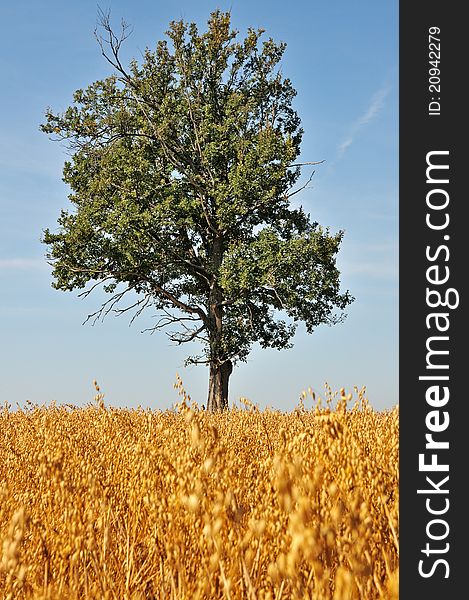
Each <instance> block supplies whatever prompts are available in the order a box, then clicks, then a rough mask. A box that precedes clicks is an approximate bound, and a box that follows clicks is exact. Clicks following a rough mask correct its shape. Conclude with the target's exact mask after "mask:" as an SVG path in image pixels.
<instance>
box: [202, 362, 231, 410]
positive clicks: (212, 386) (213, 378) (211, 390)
mask: <svg viewBox="0 0 469 600" xmlns="http://www.w3.org/2000/svg"><path fill="white" fill-rule="evenodd" d="M232 371H233V364H232V362H231V360H227V361H226V362H224V363H222V364H221V365H219V364H217V363H215V362H212V363H210V379H209V384H208V400H207V410H212V411H221V410H226V409H227V408H228V381H229V379H230V375H231V372H232Z"/></svg>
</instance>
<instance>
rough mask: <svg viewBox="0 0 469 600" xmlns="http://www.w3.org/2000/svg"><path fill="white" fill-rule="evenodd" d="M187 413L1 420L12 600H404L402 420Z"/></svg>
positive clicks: (58, 412) (2, 514) (62, 410)
mask: <svg viewBox="0 0 469 600" xmlns="http://www.w3.org/2000/svg"><path fill="white" fill-rule="evenodd" d="M178 385H179V388H180V391H181V394H182V395H183V396H184V392H183V390H182V388H181V385H180V383H179V384H178ZM342 393H343V392H342ZM189 404H190V399H188V398H185V399H184V398H183V399H182V401H181V404H180V405H179V406H178V410H177V411H174V412H170V411H168V412H165V413H161V412H151V411H144V410H123V409H112V408H105V407H104V405H103V401H102V395H98V396H97V403H96V405H93V406H88V407H86V408H82V409H78V408H75V409H72V408H67V407H55V406H52V407H47V408H46V407H35V406H30V407H29V408H28V409H26V410H18V411H11V410H9V409H8V408H7V407H5V409H4V410H3V412H0V456H1V457H2V460H1V464H0V473H1V476H0V544H1V545H0V560H1V562H0V591H1V592H2V593H3V597H4V598H8V599H17V598H18V599H21V598H44V599H45V598H50V599H59V600H61V599H68V598H116V599H118V600H121V599H130V598H132V599H137V598H141V599H144V598H145V599H150V598H158V599H159V598H167V599H171V598H173V599H175V598H181V599H182V598H185V599H188V600H189V599H190V600H192V599H197V598H201V599H202V598H207V599H211V598H214V599H215V598H230V599H231V600H235V599H238V598H246V599H249V600H254V599H261V598H264V599H272V600H273V599H276V600H280V599H286V598H311V599H317V600H328V599H330V600H348V599H350V600H351V599H355V598H360V599H365V598H366V599H374V598H387V599H394V598H397V597H398V525H399V521H398V501H399V498H398V411H397V408H396V409H394V410H393V411H389V412H383V413H380V412H376V411H374V410H372V409H371V408H370V407H369V406H368V405H367V403H366V401H364V400H363V397H362V394H359V397H358V398H357V402H356V403H355V405H354V406H352V407H349V408H346V400H345V399H342V400H340V398H339V403H338V407H336V408H334V409H332V408H331V406H332V403H331V398H330V397H329V398H328V402H327V403H326V405H325V406H324V407H323V408H321V407H320V406H319V405H318V406H316V407H315V408H314V409H311V410H306V409H305V408H304V407H303V406H302V405H300V406H299V407H298V408H297V409H296V410H295V411H293V412H291V413H289V414H283V413H280V412H276V411H262V412H260V411H258V410H257V409H256V408H255V407H252V406H250V405H249V403H247V405H246V406H245V408H244V409H243V410H241V409H240V408H238V409H233V410H231V411H229V412H227V413H224V414H207V413H205V412H202V411H199V410H197V408H196V407H194V406H192V407H191V408H189ZM350 404H351V403H350V402H349V405H350Z"/></svg>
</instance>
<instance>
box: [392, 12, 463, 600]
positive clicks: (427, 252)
mask: <svg viewBox="0 0 469 600" xmlns="http://www.w3.org/2000/svg"><path fill="white" fill-rule="evenodd" d="M462 7H463V5H462V4H458V3H449V2H435V1H433V0H430V1H428V2H425V3H422V4H420V5H419V6H417V5H416V4H415V3H411V2H407V3H404V2H402V3H401V4H400V58H399V64H400V67H399V68H400V126H399V134H400V141H399V144H400V169H399V171H400V173H399V177H400V184H399V193H400V306H399V312H400V332H399V334H400V431H401V434H400V435H401V440H400V468H401V476H400V597H401V598H402V599H403V600H407V599H411V600H413V599H414V598H425V600H432V599H433V598H435V599H437V598H438V599H439V600H440V599H441V598H448V599H449V598H462V597H466V595H467V591H466V590H467V583H466V577H467V572H468V568H467V565H466V562H467V540H468V537H467V535H468V517H467V512H466V511H467V504H468V492H467V485H466V481H467V480H468V466H467V457H468V456H469V451H468V443H469V429H468V427H469V423H468V418H467V404H468V403H469V399H468V398H467V387H468V379H467V375H468V374H469V366H468V365H467V364H466V361H467V358H466V357H467V356H468V355H469V352H468V344H467V342H466V340H467V333H468V331H469V326H468V323H467V319H468V314H467V300H466V299H467V283H466V281H467V272H468V268H467V259H468V254H469V253H468V248H467V244H466V240H467V239H468V235H467V223H468V221H467V217H466V212H467V211H466V206H467V204H468V200H469V199H468V194H467V191H466V190H465V189H464V188H463V180H464V179H465V177H466V173H467V166H466V165H465V164H464V163H465V162H466V159H467V156H468V152H467V148H466V145H467V131H468V125H467V123H468V119H467V114H466V113H467V103H468V102H467V99H466V92H465V91H464V89H465V88H466V87H467V86H466V85H465V81H464V79H465V73H466V72H467V67H466V66H465V64H464V63H465V61H463V59H462V51H463V48H464V42H465V40H466V39H467V33H466V31H465V30H466V28H467V25H466V24H465V19H463V15H462ZM460 54H461V56H460ZM463 103H464V104H465V106H464V107H463Z"/></svg>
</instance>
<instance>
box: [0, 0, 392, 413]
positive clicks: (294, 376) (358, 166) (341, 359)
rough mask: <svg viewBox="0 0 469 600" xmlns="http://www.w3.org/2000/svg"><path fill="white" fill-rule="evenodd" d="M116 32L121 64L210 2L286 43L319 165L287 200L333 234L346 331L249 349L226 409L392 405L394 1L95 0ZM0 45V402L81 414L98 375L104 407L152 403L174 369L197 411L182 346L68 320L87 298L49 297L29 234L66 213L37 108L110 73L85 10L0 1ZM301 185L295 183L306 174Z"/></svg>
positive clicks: (323, 331)
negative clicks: (357, 399)
mask: <svg viewBox="0 0 469 600" xmlns="http://www.w3.org/2000/svg"><path fill="white" fill-rule="evenodd" d="M100 6H101V7H102V8H104V9H107V8H110V9H111V16H112V18H113V20H114V23H115V25H116V26H118V24H119V21H120V19H121V18H124V19H125V20H126V21H127V22H128V23H130V24H131V25H132V26H133V34H132V36H131V37H130V38H129V39H128V40H127V42H126V46H125V48H124V57H125V59H130V58H132V57H135V58H137V59H138V58H139V57H140V56H141V53H142V51H143V50H144V49H145V47H146V46H149V47H153V46H154V45H155V43H156V41H157V40H159V39H161V38H162V37H163V35H164V31H165V30H166V29H167V25H168V23H169V21H171V20H173V19H180V18H183V19H184V20H187V21H196V22H197V23H199V25H200V26H203V25H204V23H205V22H206V20H207V17H208V15H209V13H210V12H211V11H212V10H214V9H215V8H217V7H219V8H221V9H222V10H231V13H232V21H233V25H234V26H235V27H236V28H237V29H239V30H240V35H242V34H244V32H245V31H246V28H247V27H249V26H253V27H263V28H264V29H266V35H268V36H272V37H273V38H274V39H275V40H277V41H280V40H281V41H285V42H286V43H287V50H286V52H285V55H284V58H283V61H282V71H283V73H284V75H285V76H288V77H289V78H290V79H291V80H292V82H293V85H294V87H295V88H296V89H297V91H298V96H297V99H296V104H295V106H296V109H297V110H298V112H299V115H300V117H301V119H302V126H303V128H304V130H305V134H304V138H303V145H302V157H301V158H302V159H303V160H305V161H316V160H325V161H326V162H325V163H324V164H323V165H320V166H319V167H317V170H316V174H315V176H314V178H313V181H312V186H311V188H309V189H307V190H304V191H303V192H302V193H301V194H298V195H297V196H296V197H295V199H296V200H297V202H298V203H300V204H302V205H303V206H304V208H305V210H306V211H307V212H309V213H310V214H311V217H312V219H313V220H315V221H318V222H320V223H321V224H323V225H327V226H330V228H331V229H332V230H333V231H334V230H338V229H344V230H345V237H344V241H343V244H342V250H341V252H340V255H339V259H338V264H339V267H340V269H341V271H342V284H343V289H344V290H345V289H349V290H350V291H351V293H352V294H353V295H354V296H355V297H356V300H355V302H354V304H353V305H352V306H351V307H350V308H349V309H348V311H347V312H348V317H347V319H346V321H345V322H344V323H343V324H341V325H337V326H335V327H327V326H322V327H319V328H318V329H317V330H316V332H315V333H314V334H313V335H307V334H306V333H305V331H304V329H302V328H300V329H299V331H298V333H297V335H296V337H295V340H294V342H295V346H294V348H293V349H291V350H284V351H281V352H279V351H277V350H261V349H260V348H255V349H254V350H253V352H252V353H251V355H250V357H249V361H248V363H247V364H246V363H241V364H240V366H239V367H236V368H235V370H234V372H233V375H232V377H231V382H230V399H233V400H236V399H238V398H239V397H241V396H243V397H247V398H249V399H250V400H251V401H253V402H255V403H257V404H258V405H259V406H260V407H264V406H273V407H276V408H279V409H281V410H289V409H292V408H293V407H294V406H295V405H296V404H297V401H298V398H299V396H300V394H301V392H302V391H303V390H305V389H307V388H311V389H312V390H314V391H315V392H316V393H318V394H319V395H321V396H323V397H324V385H325V383H328V384H329V385H330V386H331V387H332V389H334V390H336V389H339V388H341V387H345V388H346V390H347V391H351V390H352V388H353V387H354V386H357V387H358V388H361V387H363V386H366V389H367V397H368V399H369V401H370V403H371V405H372V406H374V407H375V408H377V409H386V408H391V407H392V406H394V405H395V404H396V403H397V402H398V87H397V86H398V3H397V2H396V1H394V0H392V1H391V0H384V1H383V2H376V1H375V0H360V1H358V2H350V1H346V0H337V1H335V2H317V1H315V0H308V1H302V0H300V1H297V2H295V3H286V2H284V1H282V2H273V1H272V0H269V1H264V0H262V1H258V2H252V1H250V2H247V1H236V0H233V1H231V2H219V3H218V4H216V3H215V2H206V1H197V2H189V1H184V2H180V1H177V0H173V1H169V0H164V1H162V0H140V1H137V2H135V1H134V2H130V1H124V0H119V1H110V0H108V2H107V3H104V2H103V3H100ZM0 17H1V20H2V23H3V31H2V36H1V39H0V66H1V73H2V94H1V96H0V102H1V110H0V335H1V345H0V402H4V401H8V402H10V403H11V404H13V405H15V404H16V403H19V404H20V405H21V404H23V403H24V402H25V401H26V400H30V401H32V402H37V403H49V402H51V401H52V400H55V401H56V402H58V403H73V404H77V405H82V404H85V403H87V402H89V401H91V400H92V399H93V396H94V394H95V391H94V388H93V385H92V381H93V379H97V380H98V383H99V384H100V385H101V388H102V391H104V393H105V394H106V396H105V402H107V403H108V404H111V405H113V406H127V407H136V406H138V405H141V406H143V407H152V408H161V409H165V408H167V407H170V406H171V405H172V404H173V403H174V402H176V401H177V394H176V392H175V390H174V389H173V383H174V381H175V379H176V373H179V374H180V376H181V377H182V380H183V383H184V386H185V388H186V389H187V391H188V392H189V394H190V395H191V396H192V398H194V399H195V400H197V401H199V402H200V403H203V402H205V398H206V390H207V377H208V374H207V370H206V369H205V368H204V367H201V366H199V367H190V368H184V367H183V362H184V358H185V357H186V355H187V354H188V350H187V348H184V347H179V348H177V347H174V346H172V345H171V344H170V343H169V341H168V340H167V338H166V336H165V335H164V334H162V333H157V334H155V335H148V334H141V333H140V331H141V329H143V328H144V327H145V326H148V325H150V324H151V322H152V321H151V315H148V316H147V317H144V318H143V319H142V320H140V321H136V322H134V324H133V325H132V326H131V327H129V326H128V319H126V318H125V317H117V318H115V317H108V318H107V320H105V321H104V322H103V323H99V324H97V325H95V326H94V327H92V326H90V325H89V324H88V325H82V323H83V321H84V320H85V318H86V316H87V315H88V314H89V313H90V312H93V311H94V310H95V309H96V308H98V306H99V302H100V299H101V296H99V295H96V296H93V295H92V296H90V298H89V299H87V300H80V299H78V298H77V292H72V293H63V292H59V291H57V290H54V289H52V288H51V285H50V284H51V276H50V268H49V267H48V265H47V264H46V262H45V259H44V253H45V250H46V248H45V247H44V246H43V245H42V244H41V243H40V242H39V239H40V236H41V232H42V230H43V229H44V228H46V227H50V228H55V224H56V219H57V217H58V215H59V212H60V209H61V208H68V205H69V201H68V199H67V194H68V191H67V188H66V186H65V184H64V183H63V182H62V181H61V171H62V164H63V162H64V160H65V159H66V156H67V155H66V149H65V148H64V147H62V146H60V145H59V144H57V143H53V142H51V141H49V140H48V139H47V136H46V135H44V134H43V133H41V132H40V131H39V124H40V123H41V122H42V121H43V120H44V112H45V109H46V108H47V107H48V106H51V107H52V108H53V109H54V111H61V110H64V109H65V108H67V106H68V105H69V104H70V103H71V100H72V93H73V92H74V90H76V89H78V88H82V87H85V86H86V85H88V84H89V83H92V82H93V81H95V80H96V79H101V78H103V77H105V76H107V75H109V74H110V69H109V67H108V65H107V64H106V63H105V61H104V59H103V58H102V56H101V54H100V51H99V48H98V46H97V43H96V41H95V39H94V36H93V31H94V28H95V25H96V19H97V3H96V2H95V1H88V0H82V1H80V2H72V1H63V0H62V1H60V2H58V1H46V2H40V3H39V2H33V1H32V0H28V1H23V2H21V1H18V2H8V3H2V6H1V8H0ZM305 175H307V173H306V172H305Z"/></svg>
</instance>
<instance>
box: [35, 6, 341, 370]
mask: <svg viewBox="0 0 469 600" xmlns="http://www.w3.org/2000/svg"><path fill="white" fill-rule="evenodd" d="M102 26H103V30H104V34H105V36H106V37H105V38H100V44H101V48H102V51H103V54H104V56H105V57H106V58H107V60H108V61H109V62H110V63H111V64H112V65H113V67H114V68H115V75H113V76H111V77H108V78H107V79H104V80H102V81H97V82H95V83H93V84H92V85H90V86H89V87H88V88H87V89H85V90H78V91H77V92H75V94H74V103H73V105H72V106H71V107H69V108H68V109H67V110H66V111H65V112H64V113H63V114H54V113H53V112H52V111H50V110H48V111H47V114H46V122H45V123H44V124H43V125H42V130H43V131H44V132H45V133H47V134H50V135H51V136H53V137H55V138H56V139H60V140H66V141H67V143H68V145H69V147H70V149H71V150H72V156H71V160H70V161H68V162H66V163H65V167H64V181H65V182H66V183H67V184H68V185H69V186H70V188H71V194H70V196H69V198H70V201H71V202H72V204H73V205H74V209H73V211H71V212H68V211H62V213H61V216H60V218H59V220H58V224H59V229H58V231H57V232H55V233H54V232H51V231H50V230H45V232H44V236H43V241H44V242H45V243H46V244H47V245H48V247H49V252H48V258H49V260H50V261H51V263H52V264H53V268H54V270H53V275H54V283H53V285H54V287H56V288H57V289H61V290H73V289H77V288H78V289H85V293H88V291H89V290H88V291H86V286H87V285H88V284H90V283H91V284H92V287H93V286H94V285H96V284H98V283H102V284H103V285H104V286H105V287H104V289H105V290H106V291H107V292H109V293H110V294H111V297H110V300H109V302H107V303H105V304H104V305H103V306H102V307H101V309H100V310H99V311H98V312H97V313H95V315H96V314H97V315H98V316H99V315H100V314H103V312H104V313H105V312H106V311H107V310H110V309H112V308H113V307H114V306H116V303H117V302H118V301H121V300H122V299H123V297H124V295H125V294H126V293H127V292H136V293H137V294H139V298H140V299H139V300H138V301H137V302H135V304H134V305H132V306H133V307H134V308H135V310H136V311H137V312H139V311H141V310H143V308H145V307H147V306H150V305H151V306H153V307H156V308H157V309H159V310H160V311H161V314H162V319H161V320H160V321H159V322H158V323H157V325H156V326H155V328H159V327H163V326H166V325H170V324H171V323H176V324H177V325H178V327H179V330H178V332H176V333H173V334H171V339H173V340H174V341H176V342H179V343H182V342H186V341H190V340H193V339H199V340H200V341H202V342H203V344H204V347H205V349H206V351H205V357H196V358H194V359H193V360H194V361H198V360H202V359H203V360H206V361H207V362H211V363H217V364H223V363H224V362H226V361H232V362H235V361H236V360H240V359H241V360H243V359H245V358H246V356H247V355H248V353H249V351H250V349H251V346H252V344H253V343H255V342H259V343H260V344H261V345H262V346H263V347H275V348H285V347H288V346H289V345H290V340H291V337H292V335H293V333H294V331H295V322H297V321H303V322H304V323H305V324H306V328H307V330H308V332H312V331H313V329H314V328H315V327H316V326H318V325H319V324H321V323H329V324H332V323H336V322H338V321H340V320H341V318H342V317H343V315H342V312H341V311H343V310H344V309H345V307H346V306H347V305H348V304H349V303H350V302H351V301H352V298H351V296H350V294H349V293H348V292H346V293H343V294H341V293H340V291H339V272H338V270H337V268H336V264H335V257H336V254H337V252H338V250H339V246H340V242H341V239H342V232H339V233H338V234H336V235H332V234H331V233H330V232H329V230H327V229H323V228H321V227H320V226H319V225H318V224H317V223H311V222H310V221H309V217H308V215H306V214H305V213H304V212H303V211H302V210H301V209H296V210H295V209H292V208H291V207H290V197H291V196H292V194H294V193H296V191H298V190H294V189H293V188H294V185H295V183H296V182H297V180H298V177H299V175H300V166H298V165H295V160H296V159H297V157H298V155H299V153H300V143H301V138H302V133H303V132H302V130H301V128H300V120H299V118H298V115H297V114H296V112H295V111H294V109H293V107H292V101H293V98H294V96H295V94H296V92H295V90H294V89H293V87H292V85H291V82H290V80H288V79H285V78H283V76H282V75H281V73H280V71H279V68H278V65H279V61H280V60H281V57H282V54H283V52H284V50H285V45H284V44H276V43H275V42H274V41H273V40H272V39H268V40H266V41H263V42H261V37H262V34H263V31H262V30H254V29H249V30H248V33H247V36H246V37H245V39H244V40H242V41H237V35H238V32H236V31H233V30H232V29H231V26H230V16H229V14H227V13H221V12H219V11H216V12H214V13H212V15H211V17H210V19H209V21H208V28H207V31H206V32H204V33H199V31H198V29H197V27H196V25H195V24H186V23H184V22H183V21H177V22H176V21H175V22H172V23H171V24H170V28H169V30H168V32H167V36H168V39H167V40H165V41H160V42H158V44H157V46H156V49H155V50H150V49H147V50H146V51H145V53H144V56H143V60H142V62H141V64H139V63H137V61H132V62H131V63H130V66H129V68H128V69H126V68H124V67H123V66H122V63H121V61H120V55H119V50H120V46H121V44H122V42H123V41H124V39H125V37H126V29H125V26H123V30H122V33H121V35H120V36H119V37H118V36H116V35H115V34H114V32H113V31H112V29H111V27H110V25H109V20H108V18H107V17H103V20H102ZM337 309H338V310H339V313H337V314H336V312H335V311H336V310H337ZM122 310H126V309H122Z"/></svg>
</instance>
